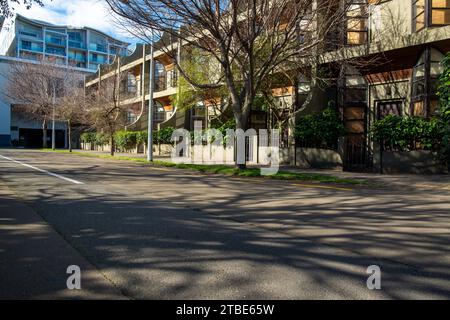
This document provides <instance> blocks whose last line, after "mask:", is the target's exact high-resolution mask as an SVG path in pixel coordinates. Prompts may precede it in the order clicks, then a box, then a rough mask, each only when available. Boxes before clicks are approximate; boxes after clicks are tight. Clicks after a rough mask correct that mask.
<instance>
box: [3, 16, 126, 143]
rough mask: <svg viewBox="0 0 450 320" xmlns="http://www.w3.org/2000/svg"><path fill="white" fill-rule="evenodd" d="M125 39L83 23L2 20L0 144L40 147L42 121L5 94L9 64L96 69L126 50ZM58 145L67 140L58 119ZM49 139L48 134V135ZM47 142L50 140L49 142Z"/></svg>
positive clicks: (84, 70)
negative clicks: (18, 108)
mask: <svg viewBox="0 0 450 320" xmlns="http://www.w3.org/2000/svg"><path fill="white" fill-rule="evenodd" d="M128 45H129V44H128V43H125V42H123V41H120V40H117V39H115V38H113V37H111V36H109V35H107V34H105V33H103V32H101V31H98V30H95V29H92V28H88V27H84V28H74V27H70V26H57V25H53V24H51V23H47V22H44V21H38V20H34V19H29V18H26V17H24V16H21V15H16V16H15V17H12V18H9V19H6V20H2V28H1V30H0V72H1V74H0V82H1V84H2V85H1V86H0V116H1V122H0V146H10V145H11V144H12V145H16V146H22V147H39V146H40V145H41V143H40V142H41V141H42V130H41V124H40V121H38V120H29V119H27V117H26V115H23V114H20V113H18V112H16V111H15V109H14V104H15V102H14V101H11V98H8V97H7V94H6V88H7V79H6V78H7V77H8V75H7V74H8V70H9V69H10V66H11V64H14V63H40V62H42V61H49V62H51V63H55V64H57V65H59V66H60V67H61V68H71V69H73V70H75V71H76V72H79V73H80V74H82V75H88V74H92V73H95V72H96V71H97V69H98V68H99V67H100V66H101V65H103V64H110V63H112V62H113V61H114V60H115V59H116V57H121V56H125V55H126V54H127V50H128V49H127V48H128ZM56 126H57V132H56V133H57V134H56V138H57V146H58V147H64V146H65V145H66V144H67V141H66V140H67V139H66V128H65V124H63V123H57V125H56ZM47 137H48V139H51V134H50V135H47ZM48 145H51V144H50V141H49V142H48Z"/></svg>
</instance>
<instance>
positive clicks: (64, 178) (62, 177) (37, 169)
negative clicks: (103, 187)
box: [0, 154, 84, 184]
mask: <svg viewBox="0 0 450 320" xmlns="http://www.w3.org/2000/svg"><path fill="white" fill-rule="evenodd" d="M0 158H3V159H6V160H9V161H11V162H15V163H17V164H20V165H22V166H24V167H27V168H30V169H33V170H36V171H39V172H42V173H45V174H48V175H49V176H52V177H55V178H58V179H62V180H65V181H67V182H71V183H73V184H84V183H83V182H80V181H77V180H74V179H70V178H66V177H64V176H61V175H59V174H56V173H53V172H49V171H47V170H44V169H40V168H37V167H35V166H32V165H30V164H27V163H23V162H21V161H18V160H14V159H11V158H8V157H5V156H2V155H1V154H0Z"/></svg>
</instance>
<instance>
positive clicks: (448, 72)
mask: <svg viewBox="0 0 450 320" xmlns="http://www.w3.org/2000/svg"><path fill="white" fill-rule="evenodd" d="M442 63H443V66H444V72H443V73H442V75H441V77H440V79H439V87H438V95H439V98H440V109H439V116H438V119H439V121H440V125H441V133H442V143H441V147H440V148H439V155H440V158H441V159H442V160H443V161H444V162H445V163H446V164H447V166H450V53H448V54H447V56H446V57H445V59H444V61H443V62H442Z"/></svg>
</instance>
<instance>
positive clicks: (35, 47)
mask: <svg viewBox="0 0 450 320" xmlns="http://www.w3.org/2000/svg"><path fill="white" fill-rule="evenodd" d="M19 49H21V50H28V51H33V52H43V51H44V47H43V46H42V44H37V43H32V42H28V41H21V43H20V46H19Z"/></svg>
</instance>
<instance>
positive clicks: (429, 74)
mask: <svg viewBox="0 0 450 320" xmlns="http://www.w3.org/2000/svg"><path fill="white" fill-rule="evenodd" d="M443 58H444V55H443V54H442V53H441V52H440V51H438V50H436V49H433V48H427V49H425V50H424V52H423V53H422V55H421V56H420V58H419V60H418V61H417V64H416V65H415V66H414V69H413V78H412V88H411V101H412V108H411V113H412V114H413V115H414V116H421V117H430V116H432V115H433V114H434V113H435V112H436V109H437V106H438V101H439V100H438V97H437V95H436V91H437V82H438V79H439V76H440V75H441V73H442V71H443V67H442V64H441V62H442V60H443Z"/></svg>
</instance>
